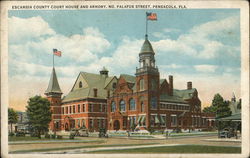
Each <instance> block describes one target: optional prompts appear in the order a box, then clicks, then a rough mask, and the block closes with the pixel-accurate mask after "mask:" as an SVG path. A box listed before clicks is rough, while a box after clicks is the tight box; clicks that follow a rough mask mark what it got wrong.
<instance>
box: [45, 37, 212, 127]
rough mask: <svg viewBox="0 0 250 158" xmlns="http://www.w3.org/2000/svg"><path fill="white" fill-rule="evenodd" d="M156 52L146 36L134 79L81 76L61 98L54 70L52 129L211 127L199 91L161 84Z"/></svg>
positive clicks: (50, 95)
mask: <svg viewBox="0 0 250 158" xmlns="http://www.w3.org/2000/svg"><path fill="white" fill-rule="evenodd" d="M154 55H155V52H154V50H153V48H152V45H151V43H150V42H149V40H148V38H147V35H146V37H145V41H144V43H143V46H142V48H141V51H140V53H139V64H140V67H139V68H136V73H135V76H131V75H126V74H121V75H120V77H119V78H116V77H115V76H111V77H110V76H109V75H108V70H106V69H105V68H104V69H103V70H101V71H100V74H92V73H86V72H81V73H80V74H79V75H78V77H77V79H76V81H75V84H74V86H73V87H72V89H71V91H70V92H69V93H68V94H67V95H66V96H65V97H63V98H61V95H62V92H61V90H60V87H59V84H58V81H57V77H56V73H55V69H54V68H53V71H52V75H51V78H50V82H49V86H48V89H47V90H46V92H45V94H46V96H47V97H48V99H49V100H50V102H51V110H52V111H53V115H52V121H51V123H50V129H51V130H53V131H54V130H66V131H67V130H70V129H71V128H79V127H82V126H85V127H87V128H88V129H89V130H90V131H98V130H99V128H107V129H108V130H133V129H134V128H135V127H138V128H140V129H147V130H149V129H166V128H167V129H176V128H179V129H183V130H187V129H202V128H207V127H208V126H213V124H214V122H212V121H213V120H214V116H213V115H208V114H203V113H202V112H201V101H200V99H199V97H198V91H197V90H196V89H195V88H193V87H192V82H187V88H186V89H184V90H177V89H174V79H173V76H169V79H168V81H167V79H160V73H159V70H158V68H157V66H156V63H155V58H154Z"/></svg>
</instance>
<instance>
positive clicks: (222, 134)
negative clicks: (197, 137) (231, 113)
mask: <svg viewBox="0 0 250 158" xmlns="http://www.w3.org/2000/svg"><path fill="white" fill-rule="evenodd" d="M234 136H235V133H234V131H233V130H232V129H227V128H226V129H223V130H222V131H220V135H219V137H220V138H231V137H234Z"/></svg>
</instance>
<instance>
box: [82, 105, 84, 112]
mask: <svg viewBox="0 0 250 158" xmlns="http://www.w3.org/2000/svg"><path fill="white" fill-rule="evenodd" d="M82 112H85V105H84V104H82Z"/></svg>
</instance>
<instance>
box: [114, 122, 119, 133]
mask: <svg viewBox="0 0 250 158" xmlns="http://www.w3.org/2000/svg"><path fill="white" fill-rule="evenodd" d="M119 129H120V122H119V121H118V120H115V122H114V130H117V131H118V130H119Z"/></svg>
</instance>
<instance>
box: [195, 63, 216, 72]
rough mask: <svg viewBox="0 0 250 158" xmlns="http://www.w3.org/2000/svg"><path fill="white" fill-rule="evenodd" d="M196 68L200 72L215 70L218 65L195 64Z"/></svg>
mask: <svg viewBox="0 0 250 158" xmlns="http://www.w3.org/2000/svg"><path fill="white" fill-rule="evenodd" d="M194 68H195V70H197V71H199V72H206V73H207V72H215V70H216V69H217V68H218V66H216V65H195V66H194Z"/></svg>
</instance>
